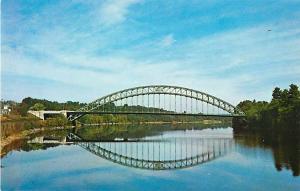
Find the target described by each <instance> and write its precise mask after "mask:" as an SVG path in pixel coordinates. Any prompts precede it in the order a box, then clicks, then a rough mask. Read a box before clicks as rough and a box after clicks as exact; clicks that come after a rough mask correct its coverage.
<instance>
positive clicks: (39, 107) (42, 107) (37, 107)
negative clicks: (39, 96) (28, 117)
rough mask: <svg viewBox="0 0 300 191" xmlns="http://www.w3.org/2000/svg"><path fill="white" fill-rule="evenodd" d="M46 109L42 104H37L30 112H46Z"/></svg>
mask: <svg viewBox="0 0 300 191" xmlns="http://www.w3.org/2000/svg"><path fill="white" fill-rule="evenodd" d="M45 109H46V107H45V106H44V105H43V104H42V103H36V104H34V105H33V106H32V107H30V110H33V111H39V110H45Z"/></svg>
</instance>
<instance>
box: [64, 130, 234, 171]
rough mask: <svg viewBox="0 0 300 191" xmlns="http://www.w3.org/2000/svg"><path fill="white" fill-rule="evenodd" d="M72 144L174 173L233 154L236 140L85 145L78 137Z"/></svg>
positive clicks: (130, 164) (119, 160)
mask: <svg viewBox="0 0 300 191" xmlns="http://www.w3.org/2000/svg"><path fill="white" fill-rule="evenodd" d="M68 138H69V139H70V140H77V141H76V144H77V145H79V146H81V147H82V148H84V149H86V150H87V151H89V152H91V153H93V154H95V155H97V156H99V157H101V158H103V159H106V160H108V161H111V162H114V163H117V164H120V165H123V166H128V167H133V168H139V169H146V170H174V169H182V168H188V167H192V166H196V165H199V164H202V163H206V162H209V161H211V160H214V159H217V158H219V157H222V156H225V155H226V154H228V153H230V152H231V151H232V150H233V148H234V141H233V139H232V138H182V139H178V138H177V139H173V140H170V139H168V140H160V141H155V140H153V141H152V142H149V141H146V140H145V142H143V141H140V142H130V141H129V142H128V141H126V142H124V141H116V142H85V141H84V140H81V138H80V137H78V136H77V135H75V134H72V133H71V134H69V137H68Z"/></svg>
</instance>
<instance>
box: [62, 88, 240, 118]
mask: <svg viewBox="0 0 300 191" xmlns="http://www.w3.org/2000/svg"><path fill="white" fill-rule="evenodd" d="M86 114H138V115H142V114H151V115H183V116H219V117H242V116H244V113H243V112H241V111H240V110H238V109H237V108H236V107H235V106H233V105H232V104H230V103H228V102H226V101H224V100H222V99H220V98H217V97H215V96H212V95H210V94H207V93H204V92H201V91H197V90H193V89H189V88H185V87H178V86H167V85H151V86H140V87H134V88H129V89H125V90H121V91H117V92H115V93H112V94H109V95H106V96H103V97H101V98H99V99H97V100H95V101H93V102H91V103H89V104H87V105H86V106H84V107H82V108H80V109H79V110H77V111H66V115H67V118H68V119H69V120H70V121H75V120H77V119H79V118H80V117H82V116H84V115H86Z"/></svg>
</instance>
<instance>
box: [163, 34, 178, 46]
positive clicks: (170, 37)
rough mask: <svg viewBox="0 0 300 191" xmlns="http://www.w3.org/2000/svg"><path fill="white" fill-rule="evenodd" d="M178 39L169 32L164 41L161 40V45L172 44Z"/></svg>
mask: <svg viewBox="0 0 300 191" xmlns="http://www.w3.org/2000/svg"><path fill="white" fill-rule="evenodd" d="M175 42H176V40H175V39H174V37H173V34H168V35H167V36H165V37H164V38H163V39H162V41H161V45H162V46H163V47H168V46H171V45H172V44H173V43H175Z"/></svg>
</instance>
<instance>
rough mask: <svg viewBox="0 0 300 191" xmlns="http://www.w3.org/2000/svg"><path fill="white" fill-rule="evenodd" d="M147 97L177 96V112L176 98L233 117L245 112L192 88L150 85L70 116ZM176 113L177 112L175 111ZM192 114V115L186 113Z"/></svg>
mask: <svg viewBox="0 0 300 191" xmlns="http://www.w3.org/2000/svg"><path fill="white" fill-rule="evenodd" d="M145 95H148V96H149V95H153V96H154V95H171V96H175V110H176V96H180V97H185V98H190V99H191V100H195V101H200V102H204V103H207V104H209V105H212V106H215V107H217V108H219V109H221V110H223V111H226V112H228V113H229V114H230V115H232V116H239V115H244V114H243V112H241V111H239V110H238V109H237V108H236V107H235V106H233V105H232V104H230V103H228V102H226V101H224V100H222V99H220V98H217V97H215V96H212V95H210V94H207V93H204V92H201V91H197V90H193V89H190V88H185V87H179V86H168V85H150V86H139V87H134V88H129V89H124V90H121V91H117V92H114V93H112V94H109V95H106V96H103V97H101V98H99V99H97V100H95V101H93V102H91V103H89V104H87V105H86V106H84V107H82V108H80V109H79V110H77V112H78V113H75V114H71V115H69V117H68V118H69V119H70V120H71V121H73V120H76V119H78V118H79V117H81V116H82V115H84V114H83V113H84V112H91V111H96V110H98V109H99V108H100V107H101V106H104V105H107V104H112V103H115V102H117V101H120V100H124V99H127V98H133V97H138V96H145ZM175 112H176V111H175ZM186 114H190V113H186Z"/></svg>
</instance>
